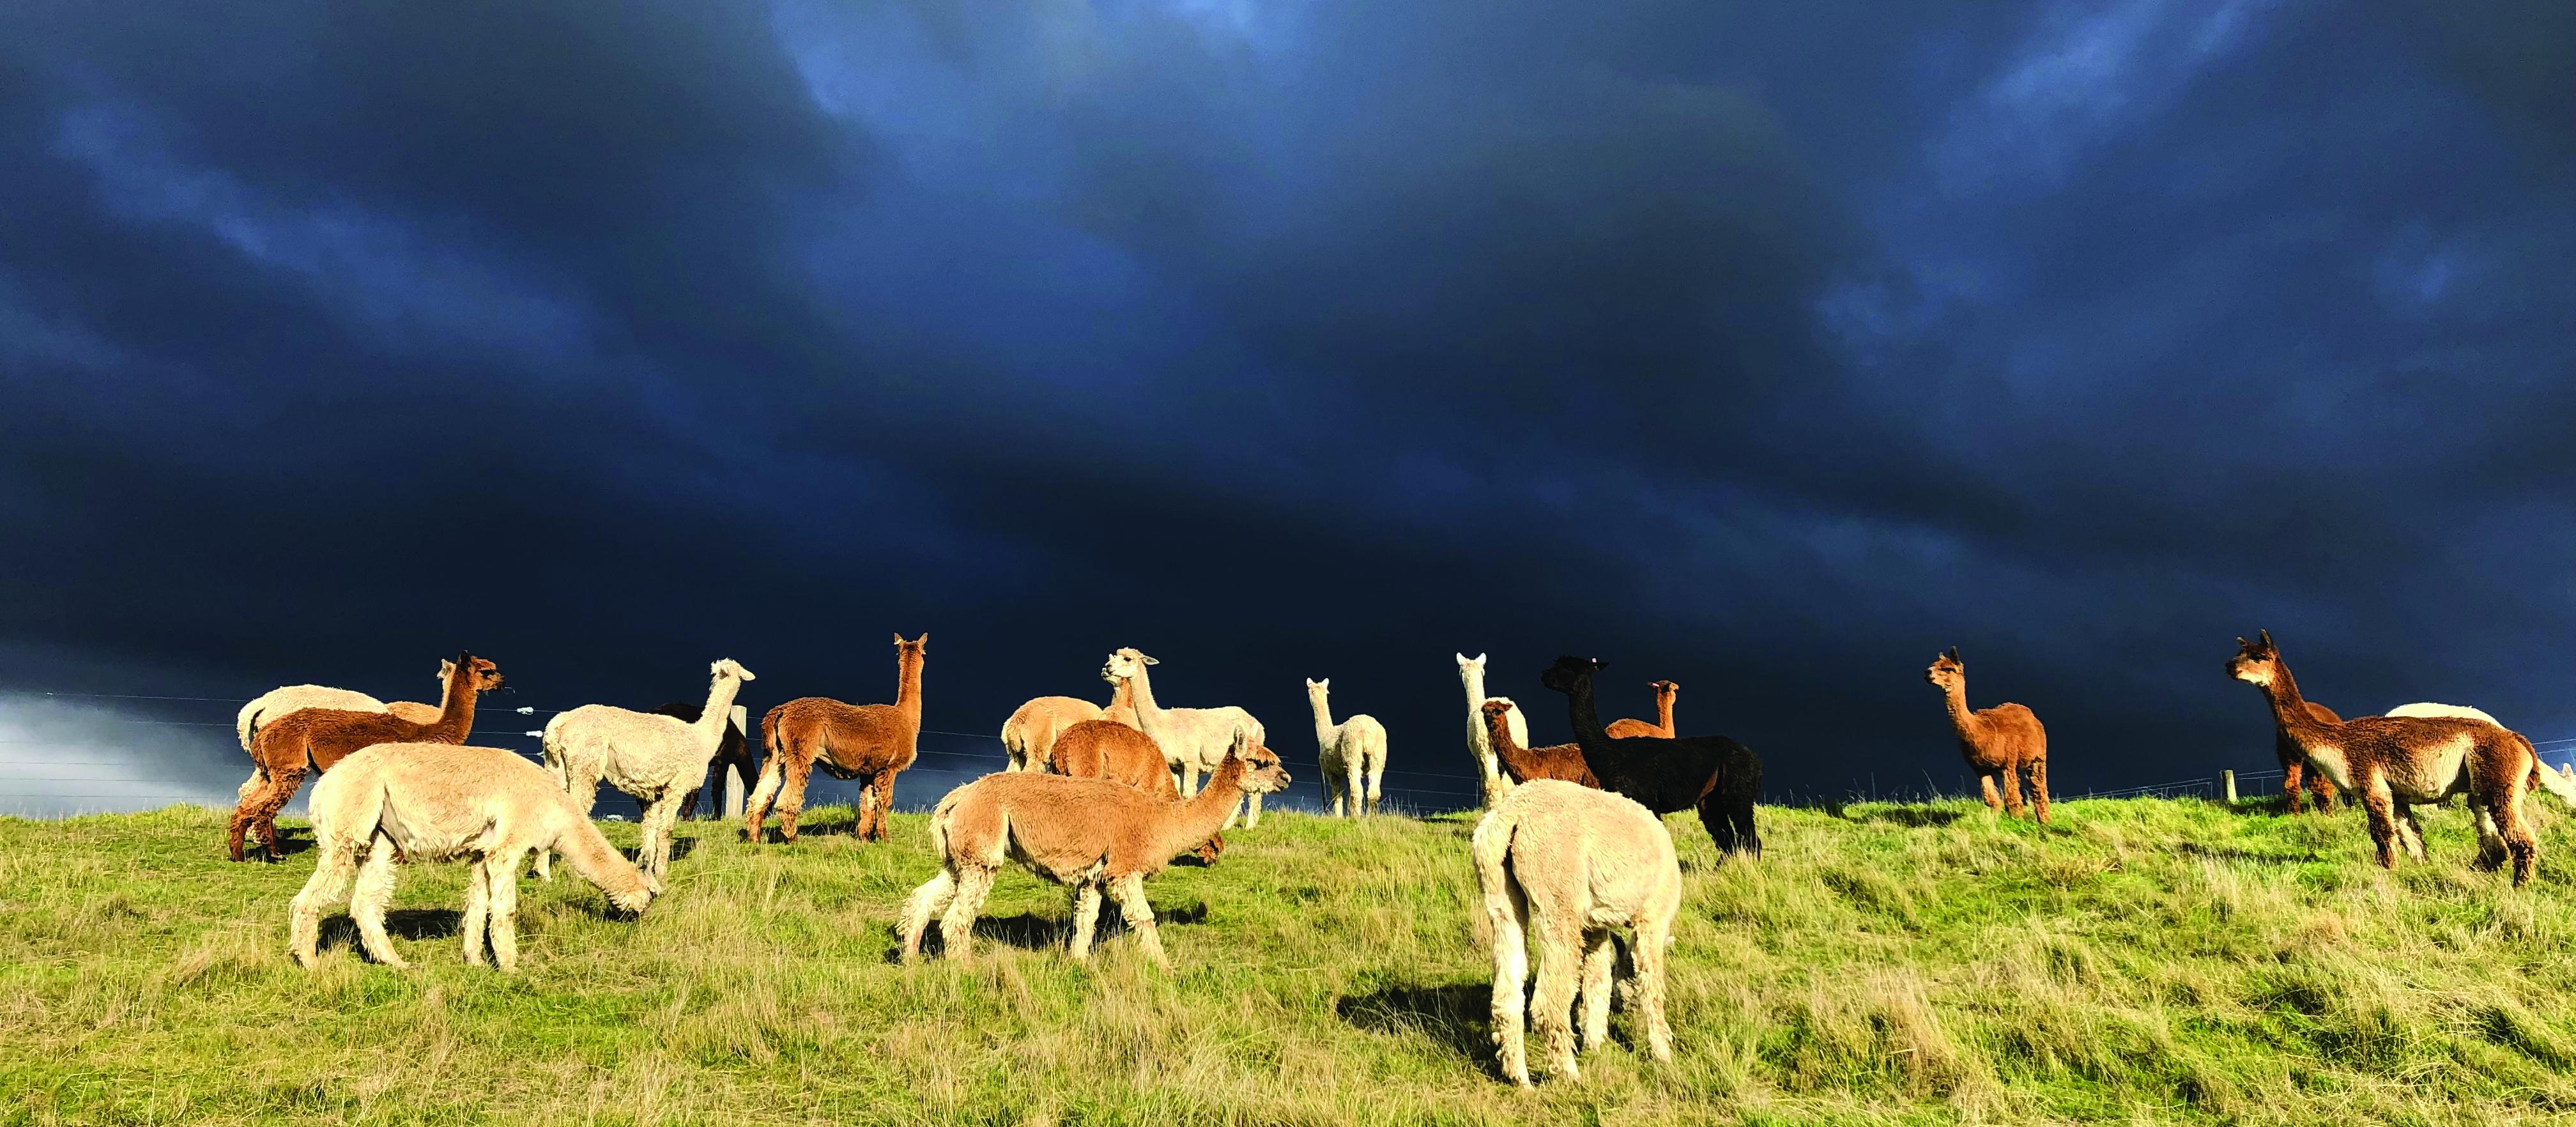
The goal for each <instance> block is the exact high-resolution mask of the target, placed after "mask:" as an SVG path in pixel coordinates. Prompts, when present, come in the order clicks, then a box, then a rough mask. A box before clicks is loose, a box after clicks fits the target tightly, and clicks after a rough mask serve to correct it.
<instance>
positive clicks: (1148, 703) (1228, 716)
mask: <svg viewBox="0 0 2576 1127" xmlns="http://www.w3.org/2000/svg"><path fill="white" fill-rule="evenodd" d="M1160 664H1162V663H1161V662H1159V661H1157V660H1155V659H1153V658H1150V657H1147V656H1145V655H1144V654H1142V653H1138V652H1137V651H1136V650H1134V649H1132V648H1130V649H1122V650H1119V651H1118V652H1116V653H1113V654H1110V655H1109V660H1108V661H1106V662H1104V663H1102V664H1101V666H1100V679H1101V680H1104V681H1107V682H1109V683H1110V684H1113V685H1118V686H1121V687H1122V690H1123V691H1124V692H1125V693H1126V695H1127V698H1128V699H1129V700H1131V701H1133V702H1135V705H1136V727H1137V728H1138V729H1139V730H1141V731H1143V732H1144V733H1145V735H1146V736H1147V737H1149V738H1151V739H1152V740H1153V741H1154V744H1155V746H1157V747H1160V748H1162V749H1163V759H1164V761H1166V762H1168V763H1170V764H1171V765H1172V769H1173V770H1175V771H1179V772H1180V773H1181V797H1183V798H1187V797H1189V796H1191V795H1194V794H1197V793H1198V791H1199V775H1200V774H1201V773H1203V772H1209V771H1214V770H1216V765H1217V764H1218V763H1219V762H1220V761H1222V760H1223V759H1224V758H1225V749H1227V748H1229V747H1232V746H1234V745H1235V743H1236V741H1237V740H1238V739H1239V740H1241V741H1242V744H1243V746H1245V747H1263V746H1266V745H1267V744H1268V743H1269V742H1270V740H1269V733H1268V732H1266V731H1264V730H1263V729H1262V727H1261V721H1258V720H1255V719H1253V718H1252V714H1251V713H1249V712H1245V711H1244V710H1242V709H1240V708H1236V707H1234V706H1232V705H1228V706H1226V707H1223V708H1165V707H1163V706H1162V705H1160V704H1158V703H1156V702H1155V700H1154V682H1153V678H1152V677H1150V676H1149V675H1147V674H1146V672H1145V667H1146V666H1148V665H1160ZM1247 793H1248V794H1249V795H1250V796H1251V797H1249V798H1247V799H1245V802H1246V803H1247V804H1248V805H1249V807H1250V811H1249V813H1247V814H1246V815H1245V817H1244V822H1243V824H1244V825H1247V826H1258V825H1260V824H1261V792H1260V791H1249V792H1247ZM1225 825H1226V828H1228V829H1232V828H1234V816H1233V815H1231V814H1228V815H1227V816H1226V820H1225Z"/></svg>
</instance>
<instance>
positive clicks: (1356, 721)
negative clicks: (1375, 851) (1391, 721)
mask: <svg viewBox="0 0 2576 1127" xmlns="http://www.w3.org/2000/svg"><path fill="white" fill-rule="evenodd" d="M1332 691H1333V679H1332V678H1330V677H1326V678H1324V679H1323V680H1321V681H1312V680H1310V681H1308V682H1306V703H1307V704H1308V705H1309V706H1311V707H1312V708H1314V710H1315V760H1316V762H1317V763H1318V764H1319V765H1320V766H1321V767H1322V769H1323V775H1324V800H1325V802H1327V803H1329V804H1330V805H1331V806H1332V808H1333V816H1334V817H1336V818H1339V817H1341V816H1342V806H1343V802H1344V800H1346V799H1347V800H1348V802H1349V805H1350V810H1351V817H1354V818H1356V817H1359V816H1360V812H1361V811H1360V800H1361V797H1362V796H1363V795H1365V796H1366V797H1367V800H1368V813H1371V814H1374V813H1377V804H1378V798H1379V796H1380V786H1379V784H1381V783H1383V782H1385V781H1386V725H1384V724H1380V723H1378V722H1377V717H1374V716H1370V715H1368V714H1366V713H1361V714H1358V715H1355V716H1352V717H1351V718H1350V719H1348V720H1344V721H1342V722H1341V723H1339V724H1336V723H1333V708H1332V705H1331V704H1330V703H1329V702H1328V701H1327V700H1326V699H1325V698H1326V697H1327V696H1328V695H1329V694H1330V693H1331V692H1332ZM1363 775H1365V776H1367V781H1368V785H1367V789H1365V790H1363V789H1362V788H1361V785H1360V782H1361V776H1363ZM1336 784H1339V787H1340V790H1339V793H1336V792H1335V785H1336Z"/></svg>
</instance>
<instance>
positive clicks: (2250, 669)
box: [2227, 630, 2281, 688]
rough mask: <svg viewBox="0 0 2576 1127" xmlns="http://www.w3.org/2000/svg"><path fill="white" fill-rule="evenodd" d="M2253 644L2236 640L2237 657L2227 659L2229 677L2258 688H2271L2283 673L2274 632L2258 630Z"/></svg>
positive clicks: (2240, 639) (2243, 640)
mask: <svg viewBox="0 0 2576 1127" xmlns="http://www.w3.org/2000/svg"><path fill="white" fill-rule="evenodd" d="M2254 634H2255V637H2254V640H2253V641H2251V642H2248V641H2246V640H2245V639H2243V638H2238V639H2236V656H2235V657H2232V658H2229V659H2227V675H2228V676H2230V677H2234V678H2236V679H2237V680H2239V681H2243V682H2245V683H2246V684H2249V685H2253V686H2256V687H2258V688H2264V687H2269V686H2270V685H2271V684H2272V681H2273V679H2274V678H2276V677H2278V676H2280V673H2281V651H2280V649H2279V648H2278V647H2276V646H2274V645H2273V644H2272V632H2271V631H2269V630H2257V631H2255V632H2254Z"/></svg>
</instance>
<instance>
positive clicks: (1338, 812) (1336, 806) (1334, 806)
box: [1324, 775, 1344, 818]
mask: <svg viewBox="0 0 2576 1127" xmlns="http://www.w3.org/2000/svg"><path fill="white" fill-rule="evenodd" d="M1343 793H1344V792H1343V790H1342V781H1341V780H1340V779H1336V778H1334V777H1332V776H1331V775H1326V776H1324V805H1325V806H1327V807H1329V808H1330V809H1331V811H1332V816H1333V817H1336V818H1339V817H1341V816H1342V795H1343Z"/></svg>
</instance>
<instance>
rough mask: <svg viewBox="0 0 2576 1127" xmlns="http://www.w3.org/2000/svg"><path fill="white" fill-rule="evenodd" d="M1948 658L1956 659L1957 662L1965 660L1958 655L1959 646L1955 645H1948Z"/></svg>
mask: <svg viewBox="0 0 2576 1127" xmlns="http://www.w3.org/2000/svg"><path fill="white" fill-rule="evenodd" d="M1950 660H1952V661H1957V662H1965V661H1966V659H1965V658H1962V657H1960V656H1959V647H1957V646H1952V647H1950Z"/></svg>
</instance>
